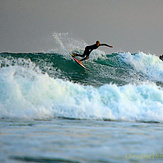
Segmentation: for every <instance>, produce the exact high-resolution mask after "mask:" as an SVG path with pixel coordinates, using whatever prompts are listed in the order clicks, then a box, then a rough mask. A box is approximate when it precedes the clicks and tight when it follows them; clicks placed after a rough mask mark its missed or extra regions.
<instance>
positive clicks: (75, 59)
mask: <svg viewBox="0 0 163 163" xmlns="http://www.w3.org/2000/svg"><path fill="white" fill-rule="evenodd" d="M71 57H72V58H73V59H74V61H75V62H76V63H77V64H79V65H80V66H81V67H82V68H84V69H87V68H86V67H85V66H84V65H83V64H82V63H80V62H79V61H78V60H77V59H76V58H75V57H73V56H72V54H71Z"/></svg>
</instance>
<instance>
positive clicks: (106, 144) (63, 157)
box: [0, 119, 163, 162]
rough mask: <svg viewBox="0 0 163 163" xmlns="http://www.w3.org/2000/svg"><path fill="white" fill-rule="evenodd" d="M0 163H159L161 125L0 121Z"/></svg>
mask: <svg viewBox="0 0 163 163" xmlns="http://www.w3.org/2000/svg"><path fill="white" fill-rule="evenodd" d="M0 128H1V130H0V142H1V146H0V149H1V153H0V162H162V159H163V158H162V157H163V153H162V151H163V137H162V135H163V125H162V124H158V123H138V122H137V123H135V122H117V121H96V120H68V119H51V120H50V119H49V120H46V121H45V120H33V121H23V120H12V121H11V120H1V121H0Z"/></svg>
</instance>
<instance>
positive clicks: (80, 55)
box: [75, 54, 85, 57]
mask: <svg viewBox="0 0 163 163" xmlns="http://www.w3.org/2000/svg"><path fill="white" fill-rule="evenodd" d="M75 56H79V57H84V56H85V54H76V55H75Z"/></svg>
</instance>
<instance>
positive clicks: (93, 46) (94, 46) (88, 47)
mask: <svg viewBox="0 0 163 163" xmlns="http://www.w3.org/2000/svg"><path fill="white" fill-rule="evenodd" d="M99 46H108V47H109V48H113V46H110V45H107V44H100V41H96V43H95V44H93V45H90V46H86V47H85V50H84V53H83V54H72V56H73V57H75V56H79V57H84V58H83V59H81V60H79V62H80V63H81V61H84V60H86V59H89V55H90V53H91V52H92V50H95V49H97V48H98V47H99Z"/></svg>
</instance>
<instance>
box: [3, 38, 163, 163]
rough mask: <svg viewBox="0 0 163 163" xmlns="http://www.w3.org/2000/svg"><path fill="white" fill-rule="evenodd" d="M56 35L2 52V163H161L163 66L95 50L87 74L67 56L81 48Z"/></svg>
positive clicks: (151, 59) (153, 59) (144, 57)
mask: <svg viewBox="0 0 163 163" xmlns="http://www.w3.org/2000/svg"><path fill="white" fill-rule="evenodd" d="M54 37H55V39H56V40H57V42H58V46H57V47H56V48H55V49H53V50H50V51H48V52H40V53H38V52H33V53H13V52H1V53H0V151H1V152H0V162H11V163H15V162H50V163H51V162H72V163H74V162H79V163H84V162H95V163H96V162H101V163H106V162H119V163H122V162H162V161H163V61H161V60H160V59H159V57H158V56H155V55H152V54H145V53H143V52H138V53H134V54H131V53H130V52H117V53H112V54H110V53H106V52H104V51H102V49H101V48H100V50H95V51H93V52H92V53H91V55H90V59H89V60H87V61H84V62H83V64H84V66H85V67H87V69H88V70H85V69H83V68H82V67H80V66H79V65H77V64H76V63H75V62H74V61H73V59H72V57H71V56H70V53H72V52H76V53H82V52H83V50H81V49H84V46H85V45H86V44H85V43H84V42H82V41H81V42H77V41H76V42H75V41H74V42H73V44H72V40H70V42H66V43H65V42H64V40H63V39H62V38H63V36H61V35H55V36H54ZM64 39H65V38H64ZM108 51H109V49H108Z"/></svg>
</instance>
